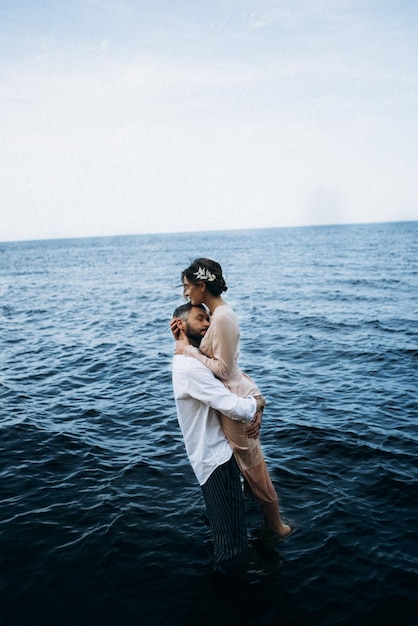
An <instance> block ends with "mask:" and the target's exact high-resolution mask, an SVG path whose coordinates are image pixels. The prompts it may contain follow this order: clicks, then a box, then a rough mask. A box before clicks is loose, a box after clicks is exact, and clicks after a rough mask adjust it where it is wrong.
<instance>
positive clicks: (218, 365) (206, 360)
mask: <svg viewBox="0 0 418 626" xmlns="http://www.w3.org/2000/svg"><path fill="white" fill-rule="evenodd" d="M208 339H209V340H210V341H211V348H212V353H213V358H210V357H208V356H206V355H205V354H203V353H202V352H201V351H200V350H199V349H198V348H194V347H193V346H188V347H187V348H185V349H184V352H183V353H184V354H185V355H186V356H192V357H194V358H195V359H198V360H199V361H200V362H201V363H203V365H206V367H208V368H209V369H210V370H211V371H212V372H213V373H214V374H215V376H216V377H217V378H220V379H221V380H223V381H225V380H228V378H230V377H231V375H232V372H233V371H234V369H235V367H236V355H237V350H238V342H239V329H238V326H237V324H236V323H235V322H234V320H233V319H231V318H230V317H227V316H224V317H221V318H219V319H216V318H215V319H214V320H213V321H212V322H211V326H210V328H209V330H208Z"/></svg>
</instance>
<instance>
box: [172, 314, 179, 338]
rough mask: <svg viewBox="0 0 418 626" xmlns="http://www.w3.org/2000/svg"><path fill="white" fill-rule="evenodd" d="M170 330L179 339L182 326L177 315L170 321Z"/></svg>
mask: <svg viewBox="0 0 418 626" xmlns="http://www.w3.org/2000/svg"><path fill="white" fill-rule="evenodd" d="M170 330H171V332H172V333H173V337H174V339H175V340H176V341H177V339H178V338H179V337H180V328H179V327H178V325H177V318H176V317H173V319H172V320H171V322H170Z"/></svg>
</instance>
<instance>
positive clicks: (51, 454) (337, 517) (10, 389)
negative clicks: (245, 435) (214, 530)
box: [0, 222, 418, 626]
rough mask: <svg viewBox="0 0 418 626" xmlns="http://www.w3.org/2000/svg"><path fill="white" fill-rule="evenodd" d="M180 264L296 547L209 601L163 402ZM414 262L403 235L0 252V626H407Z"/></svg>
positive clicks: (409, 237)
mask: <svg viewBox="0 0 418 626" xmlns="http://www.w3.org/2000/svg"><path fill="white" fill-rule="evenodd" d="M196 256H209V257H212V258H215V259H216V260H218V261H220V262H221V264H222V265H223V267H224V270H225V273H226V275H227V282H228V285H229V291H228V293H227V294H226V295H227V300H228V302H229V303H230V304H231V305H232V306H233V308H234V309H235V311H236V313H237V315H238V317H239V320H240V324H241V331H242V342H241V365H242V367H243V369H245V370H246V371H247V372H248V373H250V374H251V375H252V376H253V377H254V378H255V380H256V381H257V382H258V383H259V385H260V387H261V388H262V390H263V392H264V394H265V395H266V397H267V400H268V408H267V409H266V411H265V417H264V424H263V433H262V443H263V448H264V452H265V456H266V459H267V462H268V465H269V468H270V470H271V475H272V478H273V480H274V482H275V485H276V487H277V489H278V492H279V495H280V499H281V504H282V510H283V514H284V517H285V518H286V519H288V520H291V521H292V522H293V523H294V524H295V525H296V528H297V530H296V532H295V533H294V535H293V536H292V537H291V538H289V539H288V540H287V541H285V542H283V543H282V544H281V546H280V549H279V550H280V558H281V559H283V561H284V562H285V567H284V569H282V570H280V571H279V569H277V570H274V568H271V570H269V568H268V564H267V565H266V567H265V569H263V564H261V565H260V570H259V578H260V580H261V581H262V582H261V584H258V585H254V586H252V588H251V590H250V592H248V591H247V592H245V593H242V592H237V593H235V594H223V593H221V592H220V591H218V590H214V589H213V588H212V586H211V582H210V569H209V566H208V564H209V559H210V551H211V544H210V533H209V530H208V528H207V526H206V524H205V518H204V507H203V501H202V497H201V493H200V489H199V486H198V485H197V483H196V481H195V478H194V476H193V474H192V471H191V469H190V466H189V464H188V461H187V458H186V455H185V452H184V447H183V443H182V439H181V436H180V433H179V429H178V426H177V421H176V414H175V407H174V402H173V399H172V393H171V378H170V364H171V355H172V349H173V345H172V338H171V334H170V332H169V325H168V322H169V319H170V317H171V313H172V310H173V309H174V307H175V306H176V305H177V304H179V303H181V301H182V298H181V292H180V290H179V289H176V286H177V285H178V284H179V275H180V271H181V270H182V269H183V268H184V267H185V266H186V265H188V263H189V261H190V260H192V259H193V258H194V257H196ZM417 259H418V222H413V223H399V224H382V225H361V226H336V227H316V228H292V229H274V230H254V231H241V232H238V231H237V232H221V233H201V234H184V235H160V236H158V235H152V236H137V237H118V238H99V239H75V240H60V241H38V242H26V243H7V244H0V264H1V286H0V293H1V302H0V316H1V342H0V346H1V379H0V383H1V384H0V392H1V399H0V410H1V414H0V500H1V505H0V506H1V508H0V558H1V563H0V624H1V625H2V626H3V625H4V626H6V625H7V626H14V625H16V626H17V625H19V626H20V625H25V626H26V625H28V626H38V625H43V626H46V625H53V626H58V625H67V624H68V625H70V624H71V625H74V624H79V625H82V626H84V625H87V624H89V625H90V624H98V625H108V624H109V625H113V624H114V625H115V626H116V625H118V626H119V625H125V624H126V625H134V624H141V625H151V624H152V625H163V624H169V625H187V624H190V625H191V624H199V625H200V626H206V625H209V624H213V623H216V624H225V625H227V624H228V625H229V624H240V625H243V624H254V625H257V626H258V625H273V624H277V625H279V624H280V625H281V626H288V625H303V626H305V625H308V624H309V625H318V626H319V625H320V626H323V625H324V626H325V625H330V626H335V625H338V624H346V625H353V626H358V625H363V624H364V625H366V624H367V626H371V625H373V624H376V625H379V626H380V625H386V624H387V625H389V624H394V623H396V624H401V625H402V626H406V625H408V626H409V625H416V624H418V530H417V513H418V455H417V452H418V402H417V388H418V387H417V366H418V299H417V296H418V261H417ZM247 507H248V521H249V527H250V531H251V532H252V531H253V530H254V529H255V528H256V527H257V525H258V524H259V523H260V521H261V518H260V515H259V512H258V510H257V509H256V508H255V507H254V505H253V504H251V503H250V502H248V503H247Z"/></svg>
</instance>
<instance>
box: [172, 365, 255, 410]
mask: <svg viewBox="0 0 418 626" xmlns="http://www.w3.org/2000/svg"><path fill="white" fill-rule="evenodd" d="M175 358H180V357H175ZM183 358H185V357H183ZM186 388H187V392H188V394H189V395H190V396H191V397H192V398H195V399H196V400H200V402H203V403H204V404H207V405H208V406H210V407H212V408H213V409H216V410H217V411H219V412H220V413H222V414H223V415H227V416H228V417H230V418H232V419H236V420H246V421H248V422H251V421H252V420H253V419H254V416H255V414H256V413H257V412H258V411H260V410H261V409H262V408H263V407H264V404H265V401H264V398H263V397H262V396H259V397H257V398H254V397H252V396H248V397H246V398H241V397H239V396H237V395H236V394H235V393H231V392H230V391H229V389H227V388H226V387H225V385H224V384H223V383H222V382H221V381H220V380H218V379H217V378H215V376H214V375H213V374H212V372H211V371H210V370H209V369H208V368H207V367H206V366H205V365H203V363H200V362H199V361H197V360H196V359H188V360H187V381H186Z"/></svg>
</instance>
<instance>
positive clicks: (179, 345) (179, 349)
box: [174, 339, 190, 354]
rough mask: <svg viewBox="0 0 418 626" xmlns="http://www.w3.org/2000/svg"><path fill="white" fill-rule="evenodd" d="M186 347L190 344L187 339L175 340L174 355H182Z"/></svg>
mask: <svg viewBox="0 0 418 626" xmlns="http://www.w3.org/2000/svg"><path fill="white" fill-rule="evenodd" d="M188 345H190V344H189V342H188V341H187V339H177V340H176V348H175V350H174V354H183V352H184V348H186V347H187V346H188Z"/></svg>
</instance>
